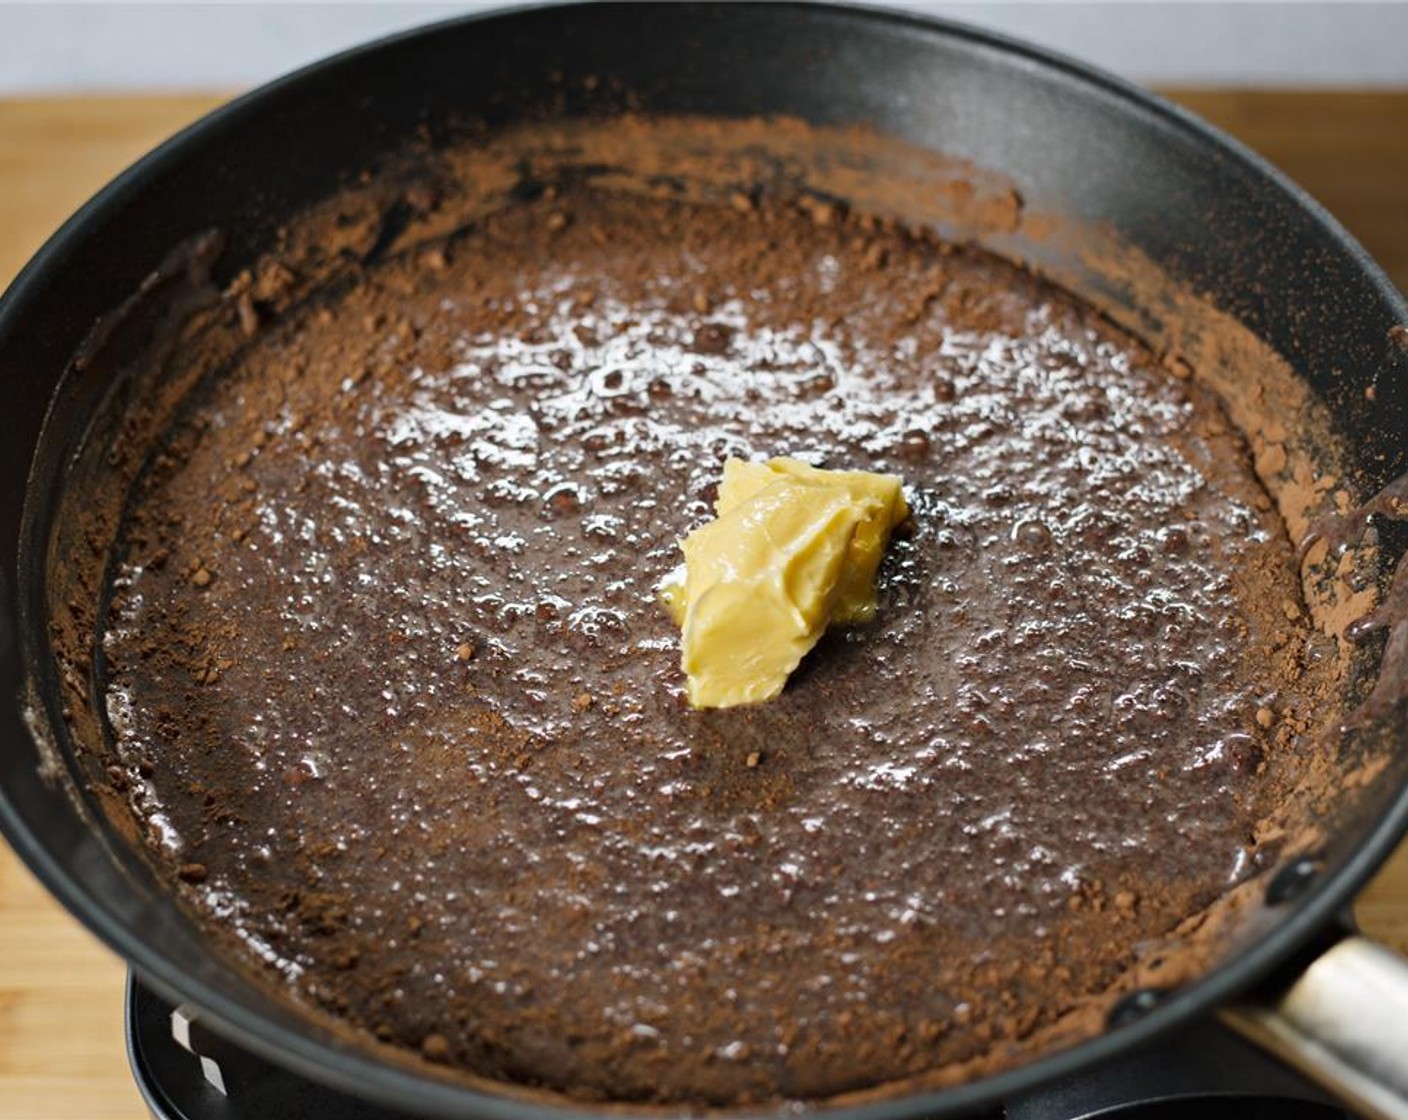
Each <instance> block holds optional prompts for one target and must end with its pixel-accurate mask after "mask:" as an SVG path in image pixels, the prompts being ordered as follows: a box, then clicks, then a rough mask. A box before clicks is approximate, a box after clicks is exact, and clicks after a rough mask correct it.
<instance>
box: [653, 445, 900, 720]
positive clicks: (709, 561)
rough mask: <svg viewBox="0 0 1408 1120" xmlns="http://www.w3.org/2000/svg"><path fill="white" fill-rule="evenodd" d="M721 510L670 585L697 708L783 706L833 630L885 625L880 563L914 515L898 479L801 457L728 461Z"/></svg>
mask: <svg viewBox="0 0 1408 1120" xmlns="http://www.w3.org/2000/svg"><path fill="white" fill-rule="evenodd" d="M715 511H716V512H717V514H718V517H717V518H716V519H715V520H714V521H711V522H710V523H709V524H707V525H705V526H703V527H701V528H699V529H697V530H695V531H694V532H693V533H691V534H690V535H689V536H688V537H686V538H685V540H684V541H683V542H682V543H681V548H682V549H683V551H684V557H685V562H684V565H683V567H682V569H681V570H677V571H676V572H675V573H673V574H672V576H671V577H669V578H668V579H667V580H666V581H665V583H664V584H663V585H662V587H661V596H662V599H663V600H664V602H665V605H666V607H667V608H668V609H669V611H670V613H671V615H672V616H673V617H674V619H675V622H676V623H677V624H678V625H679V626H680V629H681V665H682V667H683V669H684V672H685V675H686V678H687V691H688V695H689V701H690V703H691V704H692V705H694V706H695V707H697V708H726V707H732V706H733V705H736V704H753V703H758V702H760V701H763V700H770V699H772V698H773V697H774V696H776V695H777V694H778V693H780V692H781V691H782V688H783V686H784V685H785V684H786V683H787V678H788V676H790V675H791V673H792V671H793V670H794V669H796V667H797V665H798V664H799V663H800V662H801V660H802V658H803V657H804V656H806V654H807V652H808V651H809V650H810V649H811V648H812V646H814V645H815V644H816V642H817V640H818V639H819V638H820V637H821V635H822V632H823V631H824V630H825V629H826V627H827V625H828V624H829V623H831V622H840V623H853V622H863V621H868V620H869V619H871V618H873V617H874V614H875V576H876V572H877V571H878V569H879V567H880V560H881V558H882V557H883V556H884V552H885V546H886V544H887V543H888V542H889V537H890V532H891V530H893V528H894V527H895V526H896V525H898V524H899V523H900V522H901V521H903V520H904V519H905V518H906V517H907V516H908V515H909V510H908V508H907V506H906V505H905V501H904V496H903V494H902V493H901V491H900V480H899V479H898V478H896V477H895V476H893V475H881V474H870V473H868V472H865V471H827V470H819V469H818V468H816V467H812V466H808V465H807V464H806V463H803V462H800V461H798V460H796V459H770V460H768V461H767V462H766V463H747V462H744V461H742V460H739V459H730V460H728V462H726V463H725V464H724V476H723V482H722V483H721V484H720V486H719V497H718V501H717V502H716V503H715Z"/></svg>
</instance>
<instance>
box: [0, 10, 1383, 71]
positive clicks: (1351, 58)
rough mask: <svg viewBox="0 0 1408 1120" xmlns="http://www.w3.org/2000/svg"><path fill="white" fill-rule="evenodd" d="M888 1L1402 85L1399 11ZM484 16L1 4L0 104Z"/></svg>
mask: <svg viewBox="0 0 1408 1120" xmlns="http://www.w3.org/2000/svg"><path fill="white" fill-rule="evenodd" d="M882 2H883V0H882ZM889 3H890V6H894V7H906V8H910V9H914V10H921V11H928V12H933V13H936V14H940V15H945V16H949V17H951V18H955V19H961V20H966V21H968V22H972V23H977V24H981V25H985V26H987V27H990V28H993V29H995V30H999V31H1003V32H1006V33H1008V34H1011V35H1015V36H1018V37H1021V38H1026V39H1029V40H1033V41H1035V42H1038V43H1042V44H1045V45H1047V46H1050V47H1053V48H1055V49H1057V50H1060V51H1063V52H1065V53H1067V54H1071V55H1075V56H1077V57H1080V58H1083V59H1085V60H1087V61H1090V62H1094V63H1095V64H1097V65H1100V66H1103V67H1105V68H1107V69H1110V70H1113V71H1115V72H1117V73H1120V74H1123V75H1125V76H1126V77H1129V78H1133V79H1134V80H1136V81H1141V82H1146V83H1161V82H1162V83H1168V84H1175V83H1185V84H1231V85H1246V86H1254V85H1354V86H1393V85H1398V86H1408V2H1404V0H1388V2H1380V3H1352V2H1347V3H1335V2H1325V0H1321V2H1308V3H1284V2H1262V3H1247V2H1243V3H1233V4H1219V3H1197V2H1189V0H1182V2H1168V0H1162V2H1134V0H1126V2H1116V3H1090V2H1085V0H1081V2H1060V0H1054V2H1046V3H1033V2H1030V0H1023V2H1010V0H986V2H969V3H939V2H933V0H889ZM489 6H493V5H490V4H486V3H484V2H483V0H467V2H464V3H457V4H448V3H425V2H419V0H417V2H409V0H407V2H395V3H380V4H373V3H347V2H325V3H312V2H308V0H303V2H285V3H228V2H227V3H165V4H152V3H111V2H110V3H84V4H74V3H43V2H39V3H13V2H8V0H0V94H7V93H25V92H32V93H38V92H52V91H66V90H113V89H147V90H161V89H171V88H190V87H207V88H210V87H215V88H222V89H225V88H239V87H244V86H249V85H253V84H255V83H258V82H260V81H263V80H265V79H268V78H271V77H274V76H276V75H278V74H281V73H284V72H286V71H288V70H291V69H293V68H294V67H297V66H299V65H301V64H303V63H305V62H309V61H312V60H314V59H316V58H319V57H321V56H323V55H326V54H329V53H331V52H333V51H336V50H339V49H341V48H343V47H347V46H352V45H355V44H357V43H360V42H363V41H366V40H368V39H372V38H375V37H377V36H379V35H383V34H386V33H387V32H389V31H394V30H399V29H401V28H405V27H411V26H414V25H416V24H419V23H425V22H428V21H430V20H435V19H441V18H445V17H447V16H451V15H454V14H456V13H459V12H464V11H468V10H473V9H476V8H484V7H489Z"/></svg>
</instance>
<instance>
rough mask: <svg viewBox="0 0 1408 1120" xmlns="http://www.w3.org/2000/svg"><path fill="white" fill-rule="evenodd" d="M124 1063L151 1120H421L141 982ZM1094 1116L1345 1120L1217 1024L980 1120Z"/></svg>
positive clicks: (134, 989) (130, 1007)
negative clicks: (325, 1079) (241, 1042)
mask: <svg viewBox="0 0 1408 1120" xmlns="http://www.w3.org/2000/svg"><path fill="white" fill-rule="evenodd" d="M178 1036H180V1039H181V1041H178ZM127 1053H128V1058H129V1059H130V1061H131V1064H132V1073H133V1076H134V1077H135V1078H136V1080H137V1086H138V1088H139V1089H140V1090H141V1092H142V1096H143V1097H144V1098H145V1099H146V1102H147V1107H148V1109H150V1111H151V1113H152V1116H153V1117H154V1120H417V1118H416V1117H415V1116H414V1115H412V1114H411V1113H407V1112H398V1111H395V1110H392V1109H387V1108H384V1107H382V1106H380V1105H374V1104H369V1103H367V1102H365V1101H360V1100H357V1099H355V1098H353V1097H349V1096H347V1095H346V1094H344V1093H340V1092H338V1091H337V1090H335V1089H329V1088H327V1087H325V1086H323V1085H320V1084H317V1083H316V1082H313V1081H308V1080H306V1079H304V1078H302V1077H299V1076H297V1075H296V1074H293V1073H290V1072H288V1071H287V1070H285V1069H282V1068H281V1067H279V1066H277V1065H274V1064H272V1063H270V1062H267V1061H265V1060H263V1059H262V1058H257V1057H255V1056H254V1055H252V1054H249V1053H248V1052H246V1051H243V1050H240V1049H239V1048H238V1047H235V1046H233V1045H231V1044H230V1043H228V1042H225V1041H224V1040H223V1039H222V1038H220V1036H219V1035H218V1034H216V1033H215V1032H213V1031H211V1030H210V1029H208V1028H206V1027H205V1026H204V1025H203V1024H202V1023H201V1020H200V1016H199V1014H195V1013H191V1012H190V1011H189V1010H188V1009H187V1008H185V1007H182V1008H179V1009H178V1008H174V1007H172V1005H171V1004H169V1003H166V1002H165V1001H163V1000H162V999H161V998H160V997H158V996H157V995H155V994H154V993H152V992H151V991H150V989H148V988H146V987H145V986H143V985H142V984H141V983H140V982H139V981H138V980H137V979H136V978H135V977H134V978H132V979H131V980H130V981H129V983H128V986H127ZM1095 1117H1100V1118H1102V1120H1223V1118H1227V1120H1232V1118H1236V1120H1348V1114H1347V1113H1345V1112H1344V1111H1343V1110H1342V1109H1340V1108H1338V1107H1336V1106H1335V1105H1334V1104H1332V1103H1331V1102H1330V1101H1329V1099H1328V1098H1326V1097H1325V1096H1324V1095H1322V1094H1321V1093H1320V1092H1319V1091H1318V1090H1316V1089H1313V1088H1311V1087H1310V1086H1308V1085H1307V1084H1306V1083H1305V1082H1303V1081H1301V1080H1300V1079H1299V1078H1298V1077H1296V1076H1295V1075H1294V1074H1292V1073H1290V1072H1289V1071H1288V1070H1286V1069H1285V1068H1283V1067H1282V1066H1280V1065H1279V1064H1277V1063H1276V1062H1275V1061H1274V1060H1273V1059H1271V1058H1269V1057H1267V1056H1266V1055H1264V1054H1262V1053H1261V1052H1260V1051H1259V1050H1256V1049H1254V1048H1253V1047H1251V1046H1250V1045H1249V1044H1247V1043H1246V1042H1243V1041H1242V1040H1241V1039H1240V1038H1237V1037H1236V1036H1234V1035H1232V1034H1230V1033H1229V1032H1228V1031H1226V1030H1225V1029H1224V1028H1222V1027H1221V1026H1219V1025H1218V1024H1216V1023H1213V1022H1209V1023H1205V1024H1203V1025H1201V1026H1200V1027H1199V1028H1198V1029H1197V1030H1194V1031H1191V1032H1188V1033H1187V1034H1185V1035H1182V1036H1180V1037H1177V1038H1175V1039H1173V1040H1171V1041H1168V1042H1165V1043H1162V1044H1160V1045H1159V1046H1156V1047H1154V1048H1151V1049H1149V1050H1146V1051H1143V1052H1141V1053H1139V1054H1136V1055H1134V1056H1132V1057H1129V1058H1125V1059H1123V1060H1121V1061H1119V1062H1114V1063H1111V1064H1109V1065H1106V1066H1104V1067H1101V1068H1100V1069H1098V1070H1097V1071H1095V1072H1094V1073H1091V1074H1088V1075H1086V1076H1083V1077H1080V1078H1072V1079H1070V1080H1067V1081H1064V1082H1060V1083H1057V1084H1056V1085H1053V1086H1049V1087H1048V1088H1047V1089H1045V1090H1044V1091H1043V1092H1041V1093H1038V1094H1034V1095H1032V1096H1029V1097H1024V1098H1022V1099H1020V1100H1014V1101H1011V1102H1009V1103H1008V1105H1007V1107H1006V1109H1005V1110H1004V1111H1003V1112H1002V1113H1001V1114H997V1115H994V1116H990V1117H987V1116H985V1117H980V1118H977V1120H1094V1118H1095Z"/></svg>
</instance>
